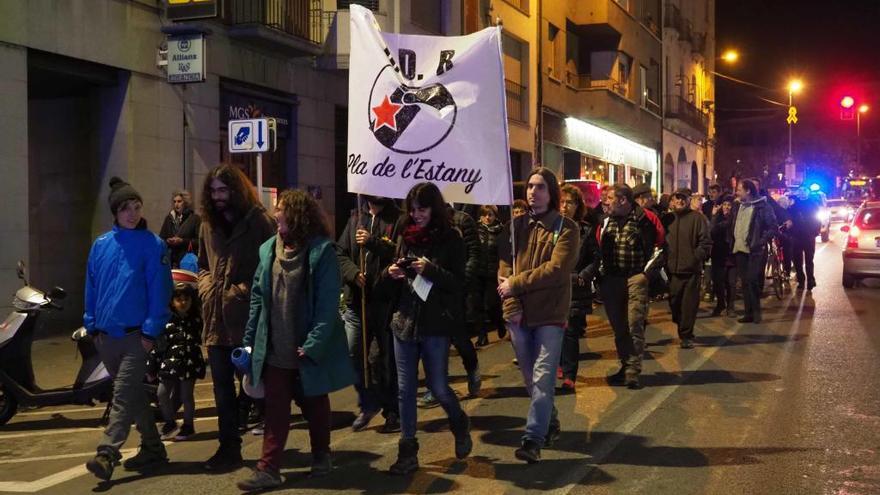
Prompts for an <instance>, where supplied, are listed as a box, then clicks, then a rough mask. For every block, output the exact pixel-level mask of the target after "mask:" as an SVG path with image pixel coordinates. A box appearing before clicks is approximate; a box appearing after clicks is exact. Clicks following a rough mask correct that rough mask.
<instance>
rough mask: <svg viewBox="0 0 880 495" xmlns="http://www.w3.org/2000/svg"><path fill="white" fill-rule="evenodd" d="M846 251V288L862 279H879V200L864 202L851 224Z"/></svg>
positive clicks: (847, 227)
mask: <svg viewBox="0 0 880 495" xmlns="http://www.w3.org/2000/svg"><path fill="white" fill-rule="evenodd" d="M840 230H841V232H844V233H846V234H847V236H846V244H844V248H843V280H842V282H843V286H844V287H845V288H847V289H849V288H852V287H853V286H854V285H855V283H856V281H857V280H859V279H862V278H880V201H870V202H867V201H866V202H865V203H864V204H863V205H862V206H861V208H859V210H858V211H857V212H856V214H855V218H854V219H853V221H852V223H851V224H849V225H844V226H843V227H841V228H840Z"/></svg>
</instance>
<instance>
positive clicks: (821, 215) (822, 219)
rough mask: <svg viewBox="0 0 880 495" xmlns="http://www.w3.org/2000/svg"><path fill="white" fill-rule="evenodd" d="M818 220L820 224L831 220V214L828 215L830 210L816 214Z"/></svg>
mask: <svg viewBox="0 0 880 495" xmlns="http://www.w3.org/2000/svg"><path fill="white" fill-rule="evenodd" d="M816 218H817V219H819V221H820V222H825V221H827V220H828V219H829V218H831V214H830V213H828V210H819V212H818V213H816Z"/></svg>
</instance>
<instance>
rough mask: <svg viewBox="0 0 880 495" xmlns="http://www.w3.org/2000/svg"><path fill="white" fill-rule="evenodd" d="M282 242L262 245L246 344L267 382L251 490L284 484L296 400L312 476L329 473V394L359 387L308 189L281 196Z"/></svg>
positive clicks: (322, 225) (255, 373)
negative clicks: (284, 457)
mask: <svg viewBox="0 0 880 495" xmlns="http://www.w3.org/2000/svg"><path fill="white" fill-rule="evenodd" d="M275 220H276V221H277V223H278V235H277V236H275V237H273V238H271V239H269V240H268V241H266V242H265V243H264V244H263V245H262V246H260V264H259V265H258V266H257V271H256V273H255V274H254V283H253V286H252V288H251V307H250V317H249V318H248V323H247V326H246V327H245V335H244V345H245V347H250V348H251V349H252V350H251V378H252V380H251V381H252V383H255V384H256V383H260V382H261V381H262V382H263V386H264V390H265V392H264V394H265V400H266V403H265V412H264V425H265V430H264V434H263V453H262V456H261V457H260V461H259V462H258V463H257V468H256V469H255V470H254V472H253V474H252V475H251V477H250V478H248V479H245V480H242V481H240V482H238V487H239V488H240V489H242V490H244V491H252V490H263V489H268V488H274V487H277V486H279V485H280V484H281V483H282V478H281V473H280V469H281V456H282V454H284V446H285V444H286V443H287V434H288V431H289V429H290V401H291V399H293V400H294V401H296V403H297V405H298V406H299V407H300V408H301V409H302V411H303V416H304V417H305V418H306V421H308V423H309V438H310V440H311V447H312V459H313V460H312V471H311V474H312V476H322V475H325V474H328V473H329V472H330V470H331V469H332V467H333V464H332V462H331V460H330V398H329V395H328V394H330V392H334V391H336V390H339V389H341V388H344V387H347V386H349V385H351V384H353V383H354V381H355V375H354V369H353V368H352V364H351V359H349V356H348V344H347V340H346V337H345V328H344V326H343V324H342V320H341V319H340V317H339V311H338V308H339V291H340V278H339V265H338V263H337V261H336V249H335V248H334V246H333V243H332V242H331V241H330V239H329V233H330V229H329V228H328V227H327V223H326V220H325V217H324V213H323V212H322V211H321V208H320V206H319V205H318V202H317V201H315V199H314V198H313V197H312V196H310V195H309V194H308V193H306V192H304V191H301V190H287V191H284V192H283V193H281V196H280V197H279V198H278V204H277V205H276V206H275Z"/></svg>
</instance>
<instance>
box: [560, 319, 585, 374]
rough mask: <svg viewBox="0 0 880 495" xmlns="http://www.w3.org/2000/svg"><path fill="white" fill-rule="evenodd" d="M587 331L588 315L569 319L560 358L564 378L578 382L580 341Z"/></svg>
mask: <svg viewBox="0 0 880 495" xmlns="http://www.w3.org/2000/svg"><path fill="white" fill-rule="evenodd" d="M586 329H587V316H586V315H584V314H581V315H571V316H570V317H569V318H568V326H567V327H565V334H564V335H563V336H562V353H561V355H560V358H559V366H560V367H561V368H562V377H563V378H570V379H572V380H574V381H577V374H578V362H579V361H580V357H581V348H580V339H581V336H582V335H584V332H585V331H586Z"/></svg>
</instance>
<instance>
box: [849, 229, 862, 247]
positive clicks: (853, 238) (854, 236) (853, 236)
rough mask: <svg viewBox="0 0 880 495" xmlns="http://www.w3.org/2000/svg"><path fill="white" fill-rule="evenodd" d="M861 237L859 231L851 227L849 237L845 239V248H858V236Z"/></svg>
mask: <svg viewBox="0 0 880 495" xmlns="http://www.w3.org/2000/svg"><path fill="white" fill-rule="evenodd" d="M860 235H862V231H861V229H859V228H858V227H856V226H855V225H853V226H852V227H850V228H849V236H848V237H847V238H846V247H847V248H852V249H858V248H859V236H860Z"/></svg>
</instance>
